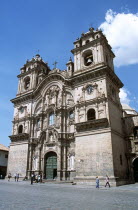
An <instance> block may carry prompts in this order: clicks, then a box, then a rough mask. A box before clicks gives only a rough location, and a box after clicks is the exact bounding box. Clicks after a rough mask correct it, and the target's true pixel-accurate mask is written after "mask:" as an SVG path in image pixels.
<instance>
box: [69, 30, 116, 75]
mask: <svg viewBox="0 0 138 210" xmlns="http://www.w3.org/2000/svg"><path fill="white" fill-rule="evenodd" d="M71 52H72V53H73V54H74V72H75V73H78V72H79V71H80V70H81V72H82V71H83V70H87V69H90V68H95V67H99V66H101V65H108V66H109V67H110V68H111V69H112V70H114V67H113V58H114V57H115V56H114V53H113V52H112V50H111V46H110V45H109V44H108V41H107V39H106V37H105V36H104V35H103V33H102V32H101V31H100V30H96V31H95V30H94V29H93V28H90V29H89V31H88V32H87V33H85V34H84V33H82V34H81V37H80V38H77V39H76V41H75V42H74V49H73V50H72V51H71Z"/></svg>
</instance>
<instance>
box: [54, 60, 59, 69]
mask: <svg viewBox="0 0 138 210" xmlns="http://www.w3.org/2000/svg"><path fill="white" fill-rule="evenodd" d="M57 63H58V62H57V61H55V62H54V63H53V65H54V69H56V66H57Z"/></svg>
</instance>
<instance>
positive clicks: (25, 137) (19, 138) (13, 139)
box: [9, 133, 29, 142]
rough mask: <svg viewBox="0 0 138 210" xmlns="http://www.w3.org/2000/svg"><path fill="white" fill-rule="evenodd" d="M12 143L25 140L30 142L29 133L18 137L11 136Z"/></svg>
mask: <svg viewBox="0 0 138 210" xmlns="http://www.w3.org/2000/svg"><path fill="white" fill-rule="evenodd" d="M9 138H10V139H11V141H12V142H14V141H23V140H29V134H28V133H20V134H17V135H11V136H9Z"/></svg>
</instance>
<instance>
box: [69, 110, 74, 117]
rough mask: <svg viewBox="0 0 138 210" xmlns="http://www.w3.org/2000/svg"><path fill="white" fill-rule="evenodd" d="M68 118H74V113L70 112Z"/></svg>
mask: <svg viewBox="0 0 138 210" xmlns="http://www.w3.org/2000/svg"><path fill="white" fill-rule="evenodd" d="M69 118H70V119H73V118H74V112H73V110H71V111H70V112H69Z"/></svg>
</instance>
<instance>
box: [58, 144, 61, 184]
mask: <svg viewBox="0 0 138 210" xmlns="http://www.w3.org/2000/svg"><path fill="white" fill-rule="evenodd" d="M61 148H62V147H61V144H59V152H58V159H57V180H58V181H60V180H61V178H62V177H61V176H62V175H61V160H62V158H61V155H62V152H61Z"/></svg>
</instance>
